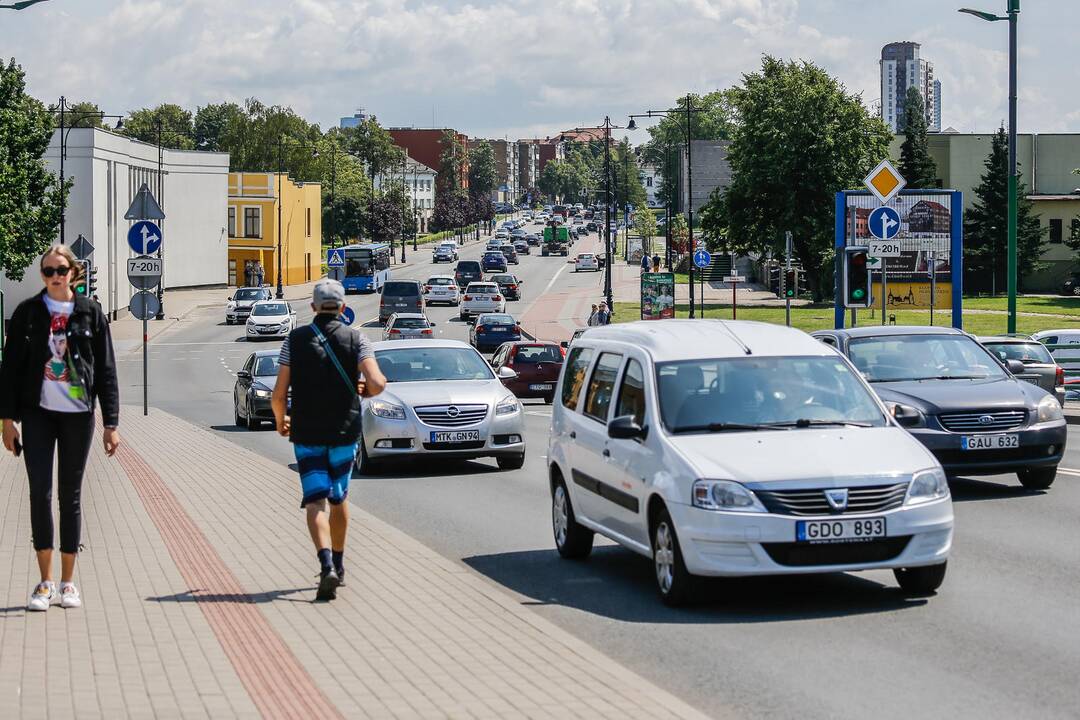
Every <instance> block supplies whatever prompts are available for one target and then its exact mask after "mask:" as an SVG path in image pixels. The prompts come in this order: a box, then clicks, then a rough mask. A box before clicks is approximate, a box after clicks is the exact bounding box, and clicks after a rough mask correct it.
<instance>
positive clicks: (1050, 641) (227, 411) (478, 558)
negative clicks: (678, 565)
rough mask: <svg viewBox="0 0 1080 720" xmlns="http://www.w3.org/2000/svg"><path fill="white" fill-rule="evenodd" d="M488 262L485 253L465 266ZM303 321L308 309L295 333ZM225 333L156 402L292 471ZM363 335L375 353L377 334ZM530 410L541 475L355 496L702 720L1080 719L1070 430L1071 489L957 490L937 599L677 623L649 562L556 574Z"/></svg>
mask: <svg viewBox="0 0 1080 720" xmlns="http://www.w3.org/2000/svg"><path fill="white" fill-rule="evenodd" d="M593 237H594V238H595V236H593ZM592 242H595V241H586V243H592ZM479 250H480V248H479V247H478V245H477V244H476V243H473V244H472V245H470V246H466V248H465V251H464V253H463V256H464V257H466V258H470V257H476V256H477V255H478V254H479ZM563 266H564V263H563V261H562V260H561V259H559V258H540V257H538V256H537V255H533V256H530V257H525V258H523V259H522V264H521V265H520V266H519V267H518V268H515V269H514V271H515V272H518V273H519V274H520V275H521V276H522V277H523V278H524V279H525V281H526V282H525V289H526V293H527V294H526V301H525V302H523V303H511V306H510V311H511V312H513V313H515V315H520V313H521V312H522V311H523V309H524V308H525V307H527V306H528V305H529V304H530V302H532V301H535V300H536V294H537V293H538V292H539V291H542V290H544V289H545V288H546V287H547V286H548V284H549V283H550V282H551V280H552V278H553V277H555V276H556V273H559V271H560V269H561V268H562V267H563ZM446 267H447V266H446V265H443V266H441V268H442V269H445V268H446ZM430 270H431V268H430V266H429V265H420V266H417V267H415V268H410V269H408V270H406V271H404V272H402V273H401V276H404V277H415V278H423V277H426V276H427V275H428V274H429V272H430ZM593 287H595V288H596V289H597V296H599V287H600V278H599V276H597V275H576V274H574V273H570V272H566V271H563V272H561V273H560V274H559V275H558V277H557V279H556V280H555V284H554V286H553V287H552V291H556V290H566V289H574V288H580V289H586V288H593ZM375 302H376V299H375V298H374V297H350V300H349V304H350V305H351V306H352V307H353V308H354V309H356V310H357V315H358V317H359V318H362V319H364V318H372V317H373V316H374V315H375V312H374V308H375V304H374V303H375ZM431 315H432V317H433V318H435V319H437V320H439V322H440V324H439V326H438V328H439V333H440V335H441V336H442V337H451V338H458V339H466V337H467V333H466V330H465V326H464V325H463V324H460V323H458V322H457V321H456V320H451V318H456V313H455V311H454V310H453V309H442V308H439V309H432V310H431ZM308 316H309V314H305V313H304V312H303V311H302V310H301V314H300V321H301V322H303V321H305V320H306V318H307V317H308ZM220 322H221V312H220V311H219V310H213V311H209V310H208V311H206V312H203V313H197V314H196V316H194V317H192V318H190V319H189V321H188V322H186V323H184V324H182V326H181V327H179V328H178V329H176V330H175V331H170V332H169V333H167V334H166V335H165V336H163V337H162V338H161V339H160V341H159V342H156V343H152V346H153V347H154V350H153V352H152V361H153V363H154V366H153V372H154V373H155V375H154V378H155V383H154V387H153V390H152V393H151V402H152V403H153V404H155V405H157V406H159V407H161V408H163V409H165V410H167V411H169V412H173V413H176V414H178V415H180V416H182V417H184V418H186V419H189V420H191V421H193V422H196V423H199V424H201V425H204V426H207V427H212V428H214V429H215V430H216V431H218V432H220V433H222V434H223V435H225V436H227V437H228V438H229V439H230V440H232V441H234V442H236V443H238V444H240V445H243V446H245V447H248V448H251V449H254V450H256V451H258V452H260V453H262V454H264V455H266V456H268V457H270V458H273V459H275V460H277V461H278V462H281V463H283V464H287V463H290V462H291V461H292V455H291V452H290V450H289V447H288V444H287V443H286V442H285V441H284V440H282V439H281V438H279V437H277V435H276V434H274V433H273V432H272V431H270V430H263V431H254V432H249V431H241V430H238V429H236V428H234V427H233V426H232V424H231V423H232V405H231V395H230V393H231V390H232V383H233V379H234V378H233V376H232V374H231V373H232V372H235V370H236V369H237V368H238V367H239V366H240V365H241V364H242V362H243V360H244V359H245V358H246V356H247V354H248V353H249V352H250V350H251V347H252V346H251V345H249V344H248V343H245V342H243V341H242V340H238V338H239V337H240V336H241V335H242V331H241V330H239V329H238V328H235V327H226V326H224V325H222V324H219V323H220ZM364 331H365V332H367V333H370V334H371V335H372V337H375V336H377V331H378V328H376V327H374V326H371V327H365V328H364ZM200 343H201V344H200ZM135 360H137V357H136V356H132V357H131V358H130V359H127V360H125V362H124V363H123V364H122V366H121V367H122V371H121V372H122V380H123V382H124V384H125V389H124V391H125V394H127V393H137V392H138V390H137V387H135V386H137V384H138V381H139V378H140V375H139V373H138V371H139V366H138V364H137V362H135ZM137 397H138V396H137V395H127V396H126V398H125V399H128V400H130V399H133V398H137ZM527 413H528V414H527V442H528V459H527V463H526V465H525V468H524V469H522V470H520V471H514V472H501V471H499V470H497V469H496V468H495V465H494V463H493V462H489V461H484V462H473V463H460V464H456V465H450V466H448V467H444V466H442V465H440V466H439V467H438V468H431V467H428V468H425V467H416V468H413V469H412V472H403V473H400V474H397V475H395V476H390V477H385V478H378V479H358V480H356V481H355V483H354V485H353V491H352V494H351V498H352V500H353V502H355V503H357V504H359V505H361V506H363V507H364V508H366V509H367V510H368V511H370V512H372V513H373V514H375V515H376V516H378V517H380V518H381V519H383V520H385V521H387V522H389V523H391V524H392V525H394V526H396V527H398V528H401V529H402V530H404V531H405V532H407V533H409V534H410V535H412V536H414V537H416V538H417V539H419V540H420V541H422V542H424V543H425V544H427V545H429V546H430V547H432V548H434V549H436V550H437V551H438V552H440V553H442V554H443V555H444V556H446V557H448V558H451V559H454V560H459V561H462V562H464V563H465V564H467V565H468V566H470V567H472V568H474V569H476V570H477V571H479V572H481V573H483V574H485V575H486V576H488V577H490V578H491V579H492V580H494V581H495V582H497V583H499V584H501V585H503V586H505V587H507V588H510V589H511V590H513V591H515V592H517V593H519V594H520V597H521V599H522V601H523V602H525V603H527V604H529V605H530V606H532V607H534V608H535V610H536V611H537V612H539V613H541V614H542V615H544V616H545V617H547V618H548V619H550V620H552V621H554V622H556V623H557V624H559V625H561V626H562V627H564V628H566V629H567V630H569V631H570V632H572V633H574V634H576V635H578V636H579V637H581V638H583V639H584V640H585V641H587V642H589V643H590V644H592V645H593V646H595V647H597V648H598V649H600V650H601V651H603V652H605V653H607V654H609V655H610V656H612V657H614V658H615V659H617V660H618V661H620V662H622V663H623V664H624V665H627V666H628V667H630V668H631V669H633V670H635V671H637V672H639V673H641V674H642V675H644V676H646V677H648V678H649V679H651V680H653V681H655V682H656V683H657V684H659V685H660V686H661V687H664V688H665V689H668V690H670V691H673V692H675V693H677V694H678V695H679V696H681V697H684V698H686V699H687V700H689V701H690V702H692V703H693V704H695V705H697V706H698V707H700V708H701V709H702V710H704V711H706V712H709V711H710V709H712V710H718V709H719V708H721V707H723V708H725V709H726V710H731V709H734V710H735V712H736V714H739V715H744V716H747V717H770V718H771V717H798V718H800V719H806V718H837V717H851V718H865V717H868V716H873V717H874V718H893V717H896V718H900V717H903V718H909V717H913V716H914V717H924V716H933V717H940V716H954V717H980V718H995V717H1002V718H1004V717H1009V718H1015V717H1047V718H1049V717H1075V716H1076V713H1077V708H1078V707H1080V686H1078V684H1077V683H1076V681H1075V671H1076V668H1078V667H1080V609H1078V607H1080V606H1078V605H1077V598H1078V597H1080V573H1078V572H1077V568H1078V567H1080V543H1077V541H1076V537H1075V533H1076V528H1077V527H1080V436H1078V434H1077V432H1076V430H1074V429H1073V428H1072V427H1070V436H1071V437H1070V442H1071V448H1072V449H1071V450H1070V451H1069V453H1068V455H1067V458H1066V462H1065V463H1064V464H1063V468H1064V467H1068V468H1075V469H1076V471H1074V472H1073V473H1066V472H1063V473H1062V474H1061V475H1059V478H1058V481H1057V484H1056V485H1055V486H1054V487H1053V488H1052V490H1051V491H1050V492H1048V493H1028V492H1026V491H1023V490H1022V489H1021V488H1020V487H1019V485H1018V484H1017V483H1016V481H1015V478H1012V477H995V478H986V479H980V480H961V481H958V482H957V483H956V484H955V485H954V488H953V492H954V500H955V501H956V514H957V536H956V545H955V552H954V555H953V560H952V562H951V563H950V569H949V577H948V578H947V580H946V583H945V586H944V587H943V590H942V592H941V593H940V594H939V595H938V596H937V597H934V598H931V599H929V600H908V599H905V598H904V597H903V596H901V595H900V593H899V592H898V591H897V589H896V587H895V585H894V583H893V580H892V576H891V573H886V572H874V573H865V574H862V575H857V576H856V575H834V576H803V577H789V578H783V579H777V580H772V579H767V580H753V581H746V580H740V581H725V582H716V583H712V584H711V585H710V586H709V588H708V592H707V597H706V598H705V599H704V600H703V602H702V603H701V604H700V605H699V606H698V607H695V608H692V609H690V610H680V611H676V610H669V609H667V608H665V607H663V606H662V605H661V604H660V603H659V601H658V600H657V599H656V598H655V596H654V591H653V580H652V576H651V566H650V564H649V563H648V561H646V560H644V559H642V558H640V557H638V556H636V555H633V554H631V553H629V552H627V551H624V550H622V549H620V548H616V547H613V546H610V545H607V546H604V547H599V548H598V549H597V551H596V552H594V553H593V555H592V557H591V558H590V559H589V560H588V561H587V562H583V563H574V562H566V561H561V560H559V559H558V558H557V556H556V555H555V553H554V552H553V550H552V541H551V530H550V520H549V515H548V495H547V485H546V481H545V471H544V455H545V453H546V442H547V427H548V422H549V416H550V410H549V409H548V408H547V407H546V406H544V405H542V404H529V405H528V407H527ZM243 471H244V470H243V468H237V472H243ZM436 473H437V474H436ZM297 521H298V522H299V516H298V518H297Z"/></svg>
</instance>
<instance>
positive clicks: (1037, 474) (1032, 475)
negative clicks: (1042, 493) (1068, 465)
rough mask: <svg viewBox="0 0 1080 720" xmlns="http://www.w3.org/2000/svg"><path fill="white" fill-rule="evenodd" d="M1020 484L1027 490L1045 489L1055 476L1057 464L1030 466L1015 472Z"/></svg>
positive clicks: (1052, 482)
mask: <svg viewBox="0 0 1080 720" xmlns="http://www.w3.org/2000/svg"><path fill="white" fill-rule="evenodd" d="M1016 475H1017V477H1019V478H1020V484H1021V485H1023V486H1024V487H1025V488H1027V489H1028V490H1046V489H1047V488H1048V487H1050V486H1051V485H1053V484H1054V479H1055V478H1057V465H1055V466H1053V467H1046V468H1031V469H1029V470H1021V471H1020V472H1018V473H1016Z"/></svg>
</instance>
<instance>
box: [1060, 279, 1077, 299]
mask: <svg viewBox="0 0 1080 720" xmlns="http://www.w3.org/2000/svg"><path fill="white" fill-rule="evenodd" d="M1061 294H1062V295H1080V275H1073V276H1072V277H1070V278H1069V279H1068V280H1066V281H1065V282H1064V283H1063V284H1062V286H1061Z"/></svg>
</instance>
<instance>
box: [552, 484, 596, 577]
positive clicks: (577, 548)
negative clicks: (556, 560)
mask: <svg viewBox="0 0 1080 720" xmlns="http://www.w3.org/2000/svg"><path fill="white" fill-rule="evenodd" d="M551 528H552V531H553V532H554V534H555V549H556V550H558V551H559V555H561V556H562V557H564V558H569V559H580V558H585V557H588V556H589V553H591V552H592V546H593V531H592V530H589V529H588V528H586V527H585V526H584V525H580V524H578V521H577V520H576V519H575V518H574V506H573V504H572V503H571V502H570V493H569V492H568V491H567V489H566V484H565V483H563V481H562V480H556V481H555V485H554V486H553V487H552V489H551Z"/></svg>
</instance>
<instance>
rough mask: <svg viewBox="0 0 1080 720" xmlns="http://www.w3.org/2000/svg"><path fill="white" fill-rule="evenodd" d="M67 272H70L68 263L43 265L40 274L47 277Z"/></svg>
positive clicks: (63, 274)
mask: <svg viewBox="0 0 1080 720" xmlns="http://www.w3.org/2000/svg"><path fill="white" fill-rule="evenodd" d="M69 272H71V266H70V265H61V266H60V267H52V266H45V267H43V268H41V274H42V275H44V276H45V277H47V278H51V277H52V276H53V275H59V276H60V277H64V276H65V275H67V274H68V273H69Z"/></svg>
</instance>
